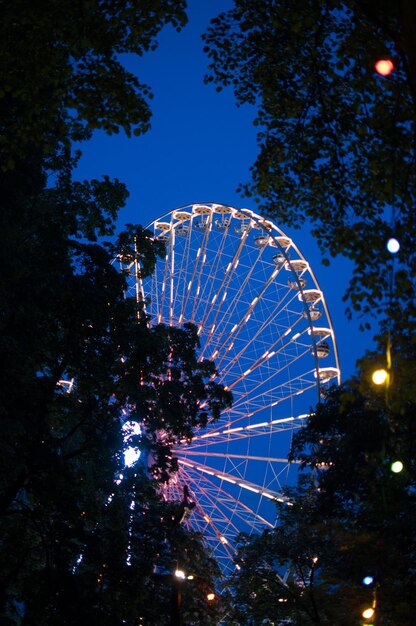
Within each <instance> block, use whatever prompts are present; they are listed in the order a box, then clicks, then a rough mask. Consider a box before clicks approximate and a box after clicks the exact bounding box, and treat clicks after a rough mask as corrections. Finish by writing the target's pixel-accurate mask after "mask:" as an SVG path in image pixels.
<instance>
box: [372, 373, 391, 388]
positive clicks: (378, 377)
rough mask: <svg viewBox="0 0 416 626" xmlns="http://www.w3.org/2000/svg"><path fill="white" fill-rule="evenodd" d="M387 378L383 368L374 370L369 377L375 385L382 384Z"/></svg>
mask: <svg viewBox="0 0 416 626" xmlns="http://www.w3.org/2000/svg"><path fill="white" fill-rule="evenodd" d="M387 378H388V373H387V370H385V369H380V370H376V371H375V372H373V375H372V377H371V379H372V381H373V383H374V384H375V385H383V384H384V383H385V382H386V380H387Z"/></svg>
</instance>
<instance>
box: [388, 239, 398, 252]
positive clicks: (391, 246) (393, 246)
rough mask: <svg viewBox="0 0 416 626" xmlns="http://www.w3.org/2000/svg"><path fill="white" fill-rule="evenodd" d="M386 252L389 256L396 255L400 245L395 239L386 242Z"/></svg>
mask: <svg viewBox="0 0 416 626" xmlns="http://www.w3.org/2000/svg"><path fill="white" fill-rule="evenodd" d="M387 250H388V251H389V252H390V254H396V253H397V252H398V251H399V250H400V243H399V242H398V241H397V239H396V238H395V237H391V238H390V239H389V240H388V242H387Z"/></svg>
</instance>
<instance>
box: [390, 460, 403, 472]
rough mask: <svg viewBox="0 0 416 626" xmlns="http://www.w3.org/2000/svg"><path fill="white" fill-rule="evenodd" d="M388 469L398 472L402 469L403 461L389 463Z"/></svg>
mask: <svg viewBox="0 0 416 626" xmlns="http://www.w3.org/2000/svg"><path fill="white" fill-rule="evenodd" d="M390 469H391V471H392V472H394V474H399V473H400V472H401V471H402V469H403V463H402V462H401V461H393V463H392V464H391V465H390Z"/></svg>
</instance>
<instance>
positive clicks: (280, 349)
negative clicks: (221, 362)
mask: <svg viewBox="0 0 416 626" xmlns="http://www.w3.org/2000/svg"><path fill="white" fill-rule="evenodd" d="M301 319H302V318H301V317H299V318H298V320H297V321H296V322H294V324H293V325H292V326H291V328H290V329H288V330H287V331H286V332H285V333H283V335H281V336H280V337H278V339H277V340H276V341H275V342H274V343H272V344H271V346H270V349H268V350H266V351H265V352H264V353H263V354H262V355H261V356H258V357H257V358H255V360H254V361H248V359H246V361H245V366H247V369H245V371H243V372H242V373H241V374H240V375H239V376H238V378H236V379H234V380H233V381H232V382H228V384H227V386H228V388H229V389H233V387H235V385H237V384H238V383H239V382H240V381H241V380H243V379H244V378H245V377H246V376H247V375H248V374H252V373H253V372H254V371H255V370H256V369H257V368H259V367H262V366H264V365H266V364H267V365H268V367H269V368H271V367H272V365H270V364H269V363H268V362H269V361H270V359H271V358H273V357H276V358H279V355H280V354H282V357H283V358H284V359H285V360H286V364H285V366H286V367H289V366H290V364H291V363H290V362H288V356H289V358H292V354H289V355H288V353H287V352H286V351H287V350H288V348H289V347H292V345H293V346H295V348H294V350H295V351H296V352H297V356H296V358H298V356H299V352H298V350H297V346H302V347H305V344H300V342H299V341H298V339H299V337H301V336H302V335H303V334H304V333H305V332H306V331H307V330H308V329H307V328H305V329H303V330H302V331H301V332H298V333H297V334H296V335H294V336H293V337H292V338H290V339H286V338H287V337H288V335H289V334H290V332H291V331H293V328H294V327H295V326H296V324H297V323H298V322H299V321H300V320H301ZM285 339H286V342H285V343H283V341H284V340H285ZM279 344H282V345H280V346H279ZM306 347H307V350H308V349H310V347H311V344H306ZM307 350H305V351H304V352H303V353H302V356H303V355H304V354H306V353H307ZM245 351H246V349H244V350H241V351H240V352H239V353H238V354H236V355H234V356H233V357H232V359H230V361H229V362H228V363H227V364H226V365H225V366H223V368H222V370H221V376H220V378H219V380H220V382H223V381H225V380H227V378H228V377H229V376H230V372H232V371H233V368H234V367H235V366H236V364H237V363H238V362H240V361H241V360H242V357H243V354H244V352H245ZM255 356H256V355H255ZM293 360H296V359H295V358H293ZM292 362H293V361H292ZM273 371H274V372H276V368H274V370H273ZM279 371H281V370H279ZM274 376H275V373H274V374H272V377H274ZM268 380H269V379H268Z"/></svg>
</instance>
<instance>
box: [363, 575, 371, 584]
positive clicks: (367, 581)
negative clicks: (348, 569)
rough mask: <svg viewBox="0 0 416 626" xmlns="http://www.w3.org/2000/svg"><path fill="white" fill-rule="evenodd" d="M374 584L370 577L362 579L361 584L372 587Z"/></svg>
mask: <svg viewBox="0 0 416 626" xmlns="http://www.w3.org/2000/svg"><path fill="white" fill-rule="evenodd" d="M373 582H374V578H373V577H372V576H365V577H364V578H363V584H364V585H372V584H373Z"/></svg>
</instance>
